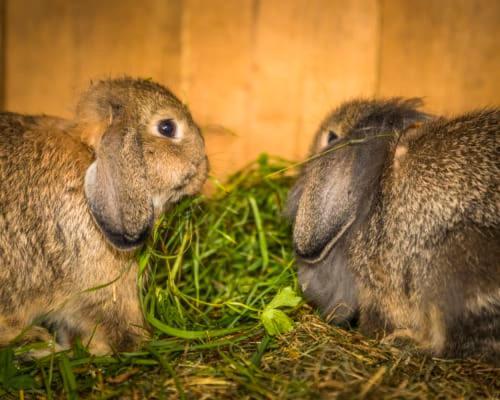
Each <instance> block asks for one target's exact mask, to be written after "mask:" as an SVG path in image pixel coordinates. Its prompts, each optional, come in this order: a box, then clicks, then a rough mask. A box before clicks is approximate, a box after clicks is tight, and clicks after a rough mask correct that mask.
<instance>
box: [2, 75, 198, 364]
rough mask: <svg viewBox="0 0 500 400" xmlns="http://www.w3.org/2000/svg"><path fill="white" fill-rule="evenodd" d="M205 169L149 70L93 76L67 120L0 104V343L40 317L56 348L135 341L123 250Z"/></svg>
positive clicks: (188, 122) (105, 348) (136, 322)
mask: <svg viewBox="0 0 500 400" xmlns="http://www.w3.org/2000/svg"><path fill="white" fill-rule="evenodd" d="M207 169H208V163H207V158H206V155H205V149H204V141H203V138H202V136H201V134H200V130H199V129H198V127H197V126H196V124H195V123H194V121H193V119H192V117H191V115H190V113H189V111H188V109H187V108H186V107H185V106H184V105H183V104H182V103H181V102H180V101H179V100H178V99H177V98H176V97H175V96H174V95H173V94H172V93H171V92H170V91H169V90H167V89H166V88H164V87H162V86H160V85H158V84H156V83H154V82H152V81H149V80H140V79H131V78H122V79H114V80H103V81H100V82H97V83H95V84H92V85H91V87H90V88H89V89H88V91H87V92H86V93H84V94H83V96H82V97H81V99H80V101H79V103H78V105H77V110H76V114H75V117H74V119H72V120H64V119H59V118H55V117H48V116H27V115H19V114H14V113H0V344H2V345H4V344H7V343H9V342H10V341H12V340H13V339H15V338H17V337H18V335H20V334H21V332H22V331H25V332H26V331H28V333H27V335H30V334H32V335H33V336H35V337H38V335H40V336H42V337H44V332H46V331H44V330H43V329H42V328H37V327H32V329H31V330H30V328H29V327H30V325H32V324H35V323H38V322H43V325H44V326H45V327H51V328H53V329H54V330H55V337H56V340H57V345H56V348H66V347H68V346H69V345H70V344H71V341H72V340H73V339H74V338H76V337H80V338H81V340H82V343H83V344H85V345H88V347H89V350H90V351H91V352H92V353H96V354H105V353H109V352H111V351H123V350H131V349H134V348H136V347H137V346H138V345H139V344H140V342H141V341H142V340H143V339H144V337H147V331H146V330H145V329H144V328H143V326H144V319H143V315H142V312H141V307H140V303H139V295H138V289H137V285H136V281H137V275H138V270H137V266H136V262H135V258H134V251H133V250H134V249H136V248H137V247H138V246H140V245H141V244H142V243H143V242H144V241H145V239H146V237H147V235H148V232H149V230H150V229H151V227H152V225H153V223H154V221H155V219H156V218H157V217H158V216H159V214H160V213H161V212H162V211H163V210H164V208H165V207H168V205H169V204H172V203H174V202H176V201H178V200H179V199H180V198H181V197H183V196H185V195H193V194H195V193H197V192H198V191H199V190H200V189H201V186H202V184H203V183H204V181H205V179H206V176H207ZM30 332H32V333H30ZM45 336H46V335H45Z"/></svg>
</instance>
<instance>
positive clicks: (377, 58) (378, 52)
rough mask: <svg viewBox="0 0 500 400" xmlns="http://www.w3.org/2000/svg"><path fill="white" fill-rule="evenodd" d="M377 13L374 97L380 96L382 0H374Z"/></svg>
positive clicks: (382, 31) (382, 29) (382, 30)
mask: <svg viewBox="0 0 500 400" xmlns="http://www.w3.org/2000/svg"><path fill="white" fill-rule="evenodd" d="M376 8H377V10H376V15H377V38H376V40H377V50H376V56H375V85H374V90H373V95H374V97H378V96H380V87H381V77H382V57H383V54H382V42H383V35H384V15H383V14H384V12H383V10H384V0H376Z"/></svg>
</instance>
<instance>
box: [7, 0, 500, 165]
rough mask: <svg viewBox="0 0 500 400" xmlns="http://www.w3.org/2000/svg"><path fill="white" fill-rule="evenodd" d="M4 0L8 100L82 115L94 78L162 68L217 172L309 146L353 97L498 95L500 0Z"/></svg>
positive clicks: (485, 100)
mask: <svg viewBox="0 0 500 400" xmlns="http://www.w3.org/2000/svg"><path fill="white" fill-rule="evenodd" d="M2 1H5V2H6V8H5V22H6V25H5V29H3V30H2V29H0V32H2V31H4V32H5V40H4V43H5V46H4V49H3V54H5V55H6V57H5V58H4V59H3V61H4V62H2V63H0V65H4V66H5V71H4V78H5V79H2V82H1V85H3V87H4V90H2V91H1V93H3V96H4V100H5V101H4V105H5V107H6V108H7V109H9V110H13V111H19V112H26V113H41V112H45V113H50V114H59V115H64V116H70V115H71V112H72V108H73V106H74V104H75V101H76V95H77V93H78V92H79V91H80V90H82V89H83V88H84V87H85V86H86V85H87V84H88V82H89V81H90V79H92V78H99V77H108V76H117V75H123V74H128V75H140V76H144V77H151V78H153V79H155V80H158V81H160V82H162V83H164V84H165V85H167V86H169V87H170V88H171V89H172V90H174V91H175V92H176V93H177V94H178V95H179V96H180V97H181V98H182V99H183V100H184V101H185V102H186V103H187V104H188V105H189V106H190V108H191V110H192V112H193V114H194V117H195V119H196V120H197V121H198V122H199V124H200V125H201V126H202V127H203V129H204V131H205V135H206V138H207V143H208V145H207V146H208V153H209V156H210V158H211V160H212V166H213V172H214V173H215V174H216V175H222V174H225V173H227V172H229V171H231V170H233V169H234V168H236V167H238V166H241V165H242V164H245V163H246V162H247V161H249V160H250V159H252V158H254V157H255V156H256V155H257V154H259V153H260V152H262V151H267V152H269V153H272V154H276V155H279V156H282V157H287V158H299V157H302V156H304V154H305V153H306V152H307V149H308V146H309V142H310V140H311V137H312V135H313V134H314V130H315V129H316V127H317V126H318V124H319V122H320V120H321V119H322V118H323V117H324V115H325V113H326V112H328V111H329V110H330V109H332V107H334V106H335V105H336V104H338V103H339V102H341V101H343V100H346V99H349V98H352V97H356V96H377V95H382V96H392V95H404V96H424V97H425V99H426V102H427V108H428V110H430V111H431V112H437V113H454V112H459V111H462V110H465V109H468V108H473V107H479V106H485V105H491V104H496V105H498V104H500V77H499V72H498V71H499V70H500V51H499V50H500V45H499V42H498V38H499V37H500V24H499V23H498V21H500V2H499V1H498V0H440V1H435V0H419V1H415V0H352V1H343V0H168V1H166V0H142V1H141V2H137V1H135V0H120V1H112V0H86V1H84V2H83V1H81V2H77V1H67V0H0V5H1V4H2ZM0 16H1V13H0ZM0 20H1V18H0ZM0 38H1V33H0ZM0 42H1V40H0ZM0 72H1V70H0ZM0 76H2V75H0ZM0 89H1V86H0Z"/></svg>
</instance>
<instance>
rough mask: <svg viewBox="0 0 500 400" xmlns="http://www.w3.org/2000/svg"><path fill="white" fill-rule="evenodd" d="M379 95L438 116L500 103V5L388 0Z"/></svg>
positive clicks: (473, 0) (469, 0)
mask: <svg viewBox="0 0 500 400" xmlns="http://www.w3.org/2000/svg"><path fill="white" fill-rule="evenodd" d="M381 7H382V8H381V12H382V42H381V70H380V83H379V90H378V94H380V95H383V96H393V95H403V96H422V97H424V99H425V101H426V104H427V108H428V109H429V110H431V111H433V112H437V113H456V112H460V111H464V110H468V109H471V108H478V107H482V106H488V105H499V104H500V79H499V78H500V47H499V38H500V23H499V21H500V2H499V1H496V0H440V1H433V0H419V1H407V0H382V2H381Z"/></svg>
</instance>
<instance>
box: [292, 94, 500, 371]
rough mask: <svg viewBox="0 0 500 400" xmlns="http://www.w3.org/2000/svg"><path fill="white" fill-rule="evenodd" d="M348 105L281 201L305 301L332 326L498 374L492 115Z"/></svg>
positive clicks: (498, 201)
mask: <svg viewBox="0 0 500 400" xmlns="http://www.w3.org/2000/svg"><path fill="white" fill-rule="evenodd" d="M420 105H421V104H420V101H419V100H416V99H408V100H404V99H389V100H381V101H378V100H374V101H362V100H358V101H351V102H348V103H345V104H343V105H342V106H340V107H339V108H338V109H336V110H335V111H334V112H333V113H332V114H331V115H330V116H328V118H327V119H326V120H325V121H324V123H323V124H322V125H321V128H320V129H319V132H318V133H317V135H316V138H315V140H314V144H313V147H312V159H311V160H310V161H309V162H307V163H306V164H305V166H304V167H303V170H302V172H301V174H300V176H299V178H298V181H297V183H296V185H295V187H294V188H293V189H292V191H291V192H290V196H289V204H288V213H289V215H290V217H291V218H292V220H293V223H294V230H293V240H294V246H295V250H296V253H297V259H298V265H299V280H300V283H301V286H302V288H303V291H304V294H305V296H306V297H307V298H308V299H309V300H310V301H311V302H312V303H314V304H316V305H317V306H318V307H319V308H320V309H321V310H322V311H323V313H324V315H325V316H326V317H327V318H329V319H330V320H332V321H333V322H335V323H338V324H342V323H347V322H349V321H350V320H351V319H352V318H353V316H354V315H356V314H358V315H359V323H360V329H361V330H362V331H363V332H365V333H366V334H368V335H372V336H378V337H382V336H384V335H389V336H388V337H389V338H390V339H395V338H409V339H411V340H413V341H415V342H416V343H417V344H418V345H419V346H420V347H421V348H423V349H426V350H428V351H429V352H430V353H431V354H434V355H437V356H441V357H472V358H481V359H484V360H487V361H490V362H493V363H496V364H500V209H499V208H500V189H499V180H500V111H499V110H497V109H491V110H483V111H478V112H472V113H468V114H465V115H462V116H459V117H456V118H453V119H445V118H431V117H430V116H428V115H426V114H424V113H422V112H420V111H419V110H418V108H419V107H420Z"/></svg>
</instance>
